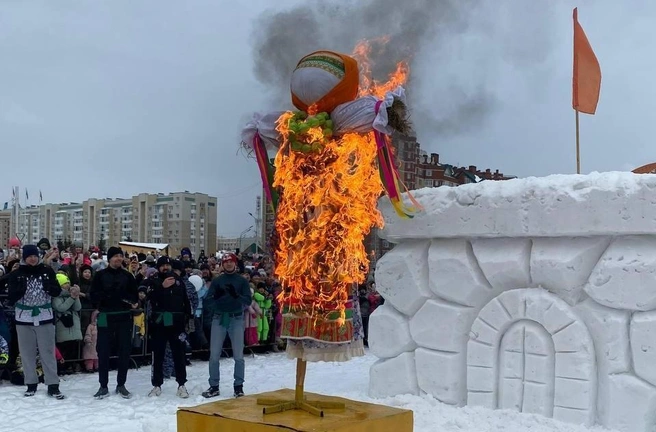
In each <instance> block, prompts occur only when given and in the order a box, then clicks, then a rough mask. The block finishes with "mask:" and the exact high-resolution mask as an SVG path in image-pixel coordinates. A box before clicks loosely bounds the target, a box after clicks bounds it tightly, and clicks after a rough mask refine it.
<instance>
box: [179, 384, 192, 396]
mask: <svg viewBox="0 0 656 432" xmlns="http://www.w3.org/2000/svg"><path fill="white" fill-rule="evenodd" d="M177 396H178V397H179V398H182V399H187V398H188V397H189V392H188V391H187V388H186V387H185V386H183V385H181V386H180V387H178V393H177Z"/></svg>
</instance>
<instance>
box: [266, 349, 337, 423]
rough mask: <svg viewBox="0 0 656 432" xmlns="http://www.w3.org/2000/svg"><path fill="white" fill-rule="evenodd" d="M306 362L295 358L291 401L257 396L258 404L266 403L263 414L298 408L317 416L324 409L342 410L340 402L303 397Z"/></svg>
mask: <svg viewBox="0 0 656 432" xmlns="http://www.w3.org/2000/svg"><path fill="white" fill-rule="evenodd" d="M306 371H307V362H306V361H305V360H301V359H296V393H295V395H294V400H293V401H281V400H280V399H271V398H258V399H257V404H258V405H267V406H265V407H264V408H263V409H262V413H263V414H274V413H280V412H284V411H291V410H300V411H305V412H307V413H309V414H312V415H315V416H317V417H323V414H324V413H323V410H324V409H332V410H344V409H346V405H345V404H343V403H340V402H318V401H308V400H307V399H306V398H305V391H304V384H305V373H306Z"/></svg>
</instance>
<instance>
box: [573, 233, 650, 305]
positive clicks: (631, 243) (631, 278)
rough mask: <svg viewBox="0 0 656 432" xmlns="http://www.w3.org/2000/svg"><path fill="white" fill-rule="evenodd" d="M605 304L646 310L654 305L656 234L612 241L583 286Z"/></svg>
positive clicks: (589, 293)
mask: <svg viewBox="0 0 656 432" xmlns="http://www.w3.org/2000/svg"><path fill="white" fill-rule="evenodd" d="M585 291H586V292H587V293H588V295H589V296H590V297H592V298H593V299H595V300H596V301H597V302H599V303H601V304H602V305H604V306H608V307H612V308H617V309H630V310H637V311H647V310H652V309H654V308H656V237H655V236H640V237H637V236H627V237H620V238H618V239H616V240H615V241H613V243H612V244H611V245H610V246H609V247H608V250H607V251H606V252H605V253H604V255H603V256H602V257H601V260H600V261H599V263H598V264H597V266H596V267H595V269H594V270H593V272H592V274H591V275H590V281H589V283H588V284H587V285H586V287H585Z"/></svg>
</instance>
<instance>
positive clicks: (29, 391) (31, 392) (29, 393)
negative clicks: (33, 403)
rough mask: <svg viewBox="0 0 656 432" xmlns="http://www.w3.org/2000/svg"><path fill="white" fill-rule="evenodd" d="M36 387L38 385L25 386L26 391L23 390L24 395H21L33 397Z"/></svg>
mask: <svg viewBox="0 0 656 432" xmlns="http://www.w3.org/2000/svg"><path fill="white" fill-rule="evenodd" d="M37 386H38V384H28V385H27V390H25V393H23V396H25V397H30V396H34V395H35V394H36V388H37Z"/></svg>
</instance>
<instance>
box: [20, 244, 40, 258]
mask: <svg viewBox="0 0 656 432" xmlns="http://www.w3.org/2000/svg"><path fill="white" fill-rule="evenodd" d="M32 255H36V256H39V248H38V247H36V246H34V245H25V246H23V259H26V258H29V257H31V256H32Z"/></svg>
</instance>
